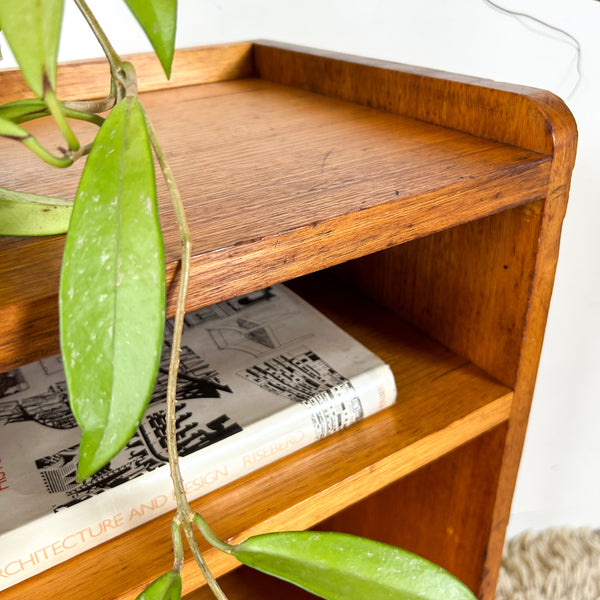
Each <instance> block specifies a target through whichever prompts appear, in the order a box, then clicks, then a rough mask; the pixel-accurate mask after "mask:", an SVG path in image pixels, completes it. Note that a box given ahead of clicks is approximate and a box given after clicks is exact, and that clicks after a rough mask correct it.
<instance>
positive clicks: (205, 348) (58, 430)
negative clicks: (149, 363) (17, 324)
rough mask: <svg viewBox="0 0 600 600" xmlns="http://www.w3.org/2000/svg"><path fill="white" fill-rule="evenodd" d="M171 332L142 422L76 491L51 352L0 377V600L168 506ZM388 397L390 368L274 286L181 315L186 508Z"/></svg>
mask: <svg viewBox="0 0 600 600" xmlns="http://www.w3.org/2000/svg"><path fill="white" fill-rule="evenodd" d="M171 326H172V325H171V322H170V321H167V324H166V333H165V341H164V350H163V358H162V362H161V366H160V369H159V373H158V377H157V381H156V385H155V388H154V392H153V394H152V397H151V399H150V403H149V406H148V409H147V411H146V413H145V415H144V417H143V419H142V422H141V423H140V426H139V427H138V429H137V431H136V433H135V434H134V436H133V438H132V439H131V440H130V441H129V443H128V444H127V446H126V447H125V448H124V449H123V450H122V451H121V452H120V453H119V454H118V455H117V456H116V457H115V458H114V459H113V460H111V461H110V463H109V464H108V465H106V466H105V467H104V468H103V469H101V470H100V471H99V472H98V473H96V474H95V475H93V476H92V477H91V478H88V479H86V480H85V481H83V482H77V481H76V479H75V473H76V463H77V454H78V440H79V436H80V433H79V430H78V427H77V424H76V422H75V420H74V418H73V415H72V414H71V411H70V408H69V405H68V398H67V391H66V385H65V380H64V373H63V370H62V365H61V360H60V356H55V357H52V358H48V359H45V360H41V361H39V362H36V363H32V364H29V365H26V366H24V367H20V368H19V369H15V370H13V371H10V372H8V373H4V374H0V515H1V519H0V590H2V589H6V588H7V587H9V586H11V585H13V584H15V583H17V582H19V581H21V580H23V579H26V578H27V577H31V576H33V575H35V574H36V573H39V572H41V571H43V570H45V569H47V568H49V567H51V566H53V565H54V564H57V563H59V562H62V561H64V560H67V559H68V558H70V557H72V556H75V555H76V554H79V553H81V552H83V551H85V550H87V549H89V548H91V547H93V546H96V545H97V544H100V543H102V542H105V541H107V540H109V539H111V538H113V537H115V536H117V535H119V534H120V533H123V532H125V531H127V530H129V529H132V528H133V527H136V526H138V525H140V524H142V523H144V522H146V521H148V520H150V519H152V518H154V517H156V516H158V515H160V514H163V513H165V512H167V511H170V510H173V509H174V508H175V500H174V497H173V494H172V491H171V481H170V476H169V468H168V458H167V447H166V439H165V433H164V432H165V395H166V385H167V373H168V364H169V355H170V348H171V343H170V336H171ZM395 397H396V389H395V383H394V378H393V375H392V373H391V369H390V368H389V366H388V365H386V364H385V363H384V362H383V361H382V360H381V359H380V358H378V357H377V356H375V355H374V354H373V353H372V352H370V351H369V350H368V349H366V348H365V347H364V346H362V345H361V344H360V343H358V342H357V341H356V340H355V339H354V338H352V337H351V336H350V335H348V334H347V333H345V332H344V331H343V330H341V329H340V328H339V327H337V326H336V325H335V324H334V323H332V322H331V321H330V320H329V319H327V318H326V317H324V316H323V315H322V314H321V313H319V312H318V311H317V310H316V309H314V308H313V307H312V306H310V305H309V304H308V303H306V302H305V301H304V300H302V299H301V298H300V297H298V296H297V295H296V294H294V293H293V292H291V291H290V290H289V289H288V288H286V287H285V286H283V285H276V286H273V287H271V288H267V289H264V290H260V291H258V292H255V293H251V294H247V295H245V296H241V297H238V298H234V299H232V300H228V301H225V302H221V303H219V304H216V305H214V306H210V307H206V308H202V309H200V310H197V311H195V312H192V313H189V314H188V315H186V318H185V327H184V334H183V341H182V353H181V366H180V370H179V380H178V385H177V414H178V422H177V432H178V448H179V451H180V455H181V463H180V464H181V471H182V475H183V479H184V482H185V485H186V491H187V494H188V498H189V499H190V500H192V499H195V498H198V497H200V496H202V495H204V494H207V493H209V492H210V491H212V490H215V489H217V488H219V487H221V486H223V485H225V484H226V483H228V482H230V481H233V480H235V479H237V478H239V477H242V476H243V475H245V474H247V473H250V472H251V471H254V470H256V469H258V468H260V467H261V466H264V465H267V464H269V463H271V462H273V461H274V460H277V459H278V458H282V457H284V456H286V455H288V454H290V453H292V452H294V451H295V450H298V449H300V448H302V447H304V446H306V445H308V444H311V443H313V442H316V441H317V440H319V439H322V438H324V437H325V436H329V435H331V434H333V433H335V432H336V431H339V430H340V429H342V428H344V427H347V426H349V425H351V424H353V423H355V422H356V421H358V420H360V419H362V418H364V417H366V416H369V415H371V414H373V413H375V412H377V411H379V410H381V409H383V408H385V407H387V406H389V405H390V404H392V403H393V402H394V401H395Z"/></svg>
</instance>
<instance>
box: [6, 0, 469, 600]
mask: <svg viewBox="0 0 600 600" xmlns="http://www.w3.org/2000/svg"><path fill="white" fill-rule="evenodd" d="M73 1H74V2H75V4H76V5H77V7H78V9H79V10H80V11H81V13H82V15H83V16H84V18H85V20H86V21H87V23H88V25H89V27H90V29H91V32H92V33H93V34H94V35H95V36H96V38H97V39H98V41H99V42H100V45H101V46H102V49H103V51H104V54H105V56H106V59H107V61H108V64H109V66H110V82H107V89H110V94H109V95H108V97H106V98H104V99H102V100H100V101H87V100H82V101H77V102H73V101H62V100H60V98H59V97H58V95H57V86H56V72H57V53H58V46H59V40H60V35H61V26H62V19H63V5H64V0H19V1H15V0H0V29H1V30H2V31H3V34H4V37H5V39H6V42H7V44H8V45H9V46H10V48H11V50H12V52H13V54H14V56H15V59H16V61H17V63H18V65H19V67H20V69H21V72H22V75H23V77H24V79H25V81H26V83H27V84H28V86H29V88H30V90H31V97H30V98H27V99H22V98H21V99H15V100H14V101H12V102H9V103H7V104H4V105H2V106H0V136H3V137H6V138H9V139H10V140H13V141H14V143H15V145H19V146H21V147H22V148H23V152H27V151H31V152H34V153H35V154H36V155H37V156H38V157H39V158H40V160H42V161H45V162H47V163H49V164H50V165H53V166H55V167H57V168H67V167H69V166H70V165H72V164H73V163H75V162H76V161H79V160H84V161H85V166H84V168H83V171H82V175H81V179H80V181H79V185H78V189H77V192H76V195H75V198H74V200H68V199H62V198H53V197H47V196H43V195H34V194H26V193H23V192H20V191H19V190H9V189H4V188H0V235H14V236H24V235H54V234H63V233H66V240H65V247H64V256H63V261H62V268H61V277H60V288H59V290H58V296H59V317H60V344H61V353H62V357H63V364H64V369H65V375H66V379H67V386H68V395H69V402H70V406H71V409H72V411H73V414H74V416H75V418H76V420H77V423H78V424H79V427H80V428H81V444H80V454H79V462H78V469H77V477H78V479H79V480H82V479H85V478H87V477H89V476H91V475H93V474H94V473H95V472H97V471H98V470H99V469H101V468H102V467H103V466H104V465H106V464H107V463H108V462H109V461H110V460H111V459H112V458H113V457H114V456H115V454H117V452H119V450H121V449H122V448H123V446H124V445H125V444H126V443H127V442H128V441H129V439H130V437H131V436H132V435H133V433H134V431H135V430H136V428H137V426H138V425H139V423H140V420H141V418H142V416H143V414H144V411H145V409H146V407H147V405H148V402H149V399H150V395H151V392H152V389H153V387H154V383H155V379H156V375H157V371H158V367H159V359H160V355H161V348H162V341H163V331H164V325H165V296H166V292H165V259H164V252H163V240H162V233H161V225H160V222H159V218H158V210H157V190H156V174H155V169H154V159H156V162H157V164H158V165H159V168H160V171H161V172H162V176H163V177H164V179H165V181H166V184H167V189H168V192H169V195H170V199H171V202H172V204H173V206H174V209H175V210H174V214H175V218H176V219H177V225H178V228H179V232H180V238H181V270H180V273H181V277H180V283H179V288H178V297H177V309H176V314H175V318H174V332H173V343H172V348H173V351H172V355H171V360H170V367H169V382H168V390H167V409H166V423H167V424H166V428H167V431H166V437H167V440H168V448H169V466H170V469H171V478H172V482H173V486H174V492H175V495H176V498H177V509H176V511H175V514H174V517H173V521H172V527H171V534H172V539H173V548H174V561H173V565H172V567H171V568H169V567H168V566H167V565H166V566H165V573H164V574H163V575H162V576H160V577H159V578H158V579H156V580H155V581H154V582H153V583H152V584H151V585H150V586H149V587H148V588H147V589H146V590H145V591H144V592H143V593H142V594H141V595H140V597H139V598H141V599H143V600H158V599H161V600H176V599H178V598H181V589H182V583H181V576H180V570H181V567H182V565H183V560H184V546H183V537H185V538H186V539H187V541H188V545H189V548H190V549H191V553H192V555H193V557H194V559H195V561H196V562H197V564H198V566H199V568H200V569H201V570H202V573H203V574H204V576H205V577H206V579H207V582H208V584H209V586H210V588H211V590H212V591H213V593H214V595H215V597H217V598H219V599H220V600H224V599H226V596H225V594H224V593H223V591H222V590H221V589H220V587H219V585H218V583H217V582H216V580H215V579H214V577H213V576H212V575H211V573H210V571H209V570H208V567H207V565H206V563H205V561H204V559H203V557H202V555H201V553H200V550H199V547H198V544H197V541H196V537H195V536H196V535H203V536H204V537H205V538H206V539H207V540H208V542H210V543H211V544H212V545H213V546H215V547H216V548H217V549H219V550H221V551H223V552H225V553H228V554H231V555H233V556H234V557H235V558H237V559H238V560H239V561H240V562H241V563H244V564H246V565H249V566H250V567H253V568H255V569H258V570H260V571H263V572H265V573H269V574H271V575H274V576H276V577H279V578H282V579H285V580H287V581H290V582H292V583H295V584H297V585H299V586H301V587H303V588H304V589H306V590H309V591H310V592H312V593H313V594H316V595H318V596H320V597H323V598H328V599H330V600H351V599H357V600H358V599H360V600H362V599H364V598H371V599H373V600H377V599H392V598H395V599H407V600H408V599H410V600H412V599H423V600H438V599H440V600H441V599H444V600H472V598H473V595H472V593H471V592H470V591H469V589H468V588H467V587H466V586H465V585H463V584H462V583H461V582H460V581H458V580H457V579H455V578H454V577H453V576H451V575H450V574H449V573H447V572H446V571H444V570H443V569H441V568H439V567H437V566H436V565H433V564H432V563H430V562H428V561H426V560H425V559H423V558H420V557H418V556H415V555H414V554H411V553H409V552H407V551H405V550H402V549H400V548H396V547H393V546H389V545H386V544H382V543H379V542H376V541H373V540H368V539H363V538H359V537H356V536H350V535H344V534H338V533H323V532H279V533H271V534H265V535H260V536H254V537H251V538H249V539H247V540H246V541H244V542H242V543H240V544H237V545H230V544H227V543H225V542H224V541H222V540H220V539H219V538H217V537H216V536H215V535H214V534H213V533H212V531H211V530H210V528H209V526H208V524H207V523H206V522H205V521H204V519H203V518H202V516H200V515H199V514H197V513H195V512H194V511H193V510H192V509H191V507H190V505H189V503H188V501H187V499H186V495H185V491H184V485H183V481H182V477H181V474H180V471H179V462H178V454H177V445H176V418H175V392H176V380H177V372H178V368H179V348H180V343H181V334H182V328H183V318H184V306H185V297H186V289H187V283H188V277H189V262H190V256H191V243H190V236H189V233H188V228H187V224H186V217H185V212H184V210H183V205H182V202H181V199H180V195H179V192H178V190H177V185H176V182H175V180H174V178H173V175H172V172H171V170H170V168H169V165H168V162H167V158H166V156H165V153H164V152H163V149H162V148H161V145H160V142H159V139H158V137H157V134H156V131H155V129H154V127H153V125H152V123H151V121H150V119H149V118H148V115H147V114H146V112H145V111H144V108H143V105H142V102H141V101H140V97H139V96H138V91H137V85H136V73H135V69H134V66H133V65H132V64H131V63H129V62H126V61H123V60H122V59H121V58H120V56H119V55H118V53H117V52H116V51H115V49H114V48H113V46H112V45H111V43H110V41H109V40H108V38H107V36H106V35H105V32H104V30H103V29H102V27H101V26H100V24H99V23H98V21H97V20H96V18H95V16H94V14H93V13H92V11H91V10H90V8H89V6H88V5H87V3H86V2H85V0H73ZM124 1H125V3H126V4H127V6H128V7H129V9H130V10H131V12H132V13H133V15H134V17H135V19H136V20H137V22H138V23H139V25H140V26H141V27H142V29H143V30H144V32H145V34H146V35H147V37H148V38H149V40H150V42H151V44H152V47H153V49H154V52H155V53H156V56H157V57H158V59H159V61H160V63H161V65H162V67H163V69H164V72H165V74H166V76H167V77H169V76H170V73H171V65H172V61H173V55H174V46H175V30H176V23H177V0H124ZM48 116H50V117H51V118H52V119H54V121H55V123H56V126H57V131H58V132H59V134H60V136H62V138H63V139H62V140H61V141H60V144H61V146H58V148H59V149H58V150H52V149H49V148H47V147H45V146H44V145H43V144H42V143H40V141H38V140H37V139H36V138H35V136H34V135H32V133H30V132H29V131H28V129H27V123H29V122H31V121H33V120H35V119H39V118H41V117H48ZM73 120H83V121H88V122H90V123H93V124H95V125H97V126H98V131H97V133H96V135H95V138H94V139H93V140H91V141H90V140H86V141H85V142H84V141H81V140H79V139H78V137H77V135H75V133H74V131H73V129H72V127H71V122H72V121H73ZM214 176H215V177H218V176H219V174H218V173H215V174H214Z"/></svg>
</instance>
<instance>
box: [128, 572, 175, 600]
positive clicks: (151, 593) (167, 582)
mask: <svg viewBox="0 0 600 600" xmlns="http://www.w3.org/2000/svg"><path fill="white" fill-rule="evenodd" d="M180 598H181V575H180V574H179V572H178V571H169V572H168V573H165V574H164V575H161V576H160V577H159V578H158V579H155V580H154V581H153V582H152V583H151V584H150V585H149V586H148V587H147V588H146V589H145V590H144V591H143V592H142V593H141V594H140V595H139V596H138V597H137V598H136V600H179V599H180Z"/></svg>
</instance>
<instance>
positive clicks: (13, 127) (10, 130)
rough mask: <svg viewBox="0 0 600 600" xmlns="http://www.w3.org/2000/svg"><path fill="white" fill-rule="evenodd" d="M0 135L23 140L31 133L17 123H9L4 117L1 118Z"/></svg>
mask: <svg viewBox="0 0 600 600" xmlns="http://www.w3.org/2000/svg"><path fill="white" fill-rule="evenodd" d="M0 135H2V136H5V137H9V138H13V139H17V140H23V139H25V138H26V137H29V133H28V132H27V130H26V129H23V128H22V127H20V126H19V125H17V124H16V123H13V122H12V121H9V120H8V119H5V118H4V117H2V116H0Z"/></svg>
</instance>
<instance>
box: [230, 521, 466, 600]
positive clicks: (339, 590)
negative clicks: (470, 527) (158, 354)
mask: <svg viewBox="0 0 600 600" xmlns="http://www.w3.org/2000/svg"><path fill="white" fill-rule="evenodd" d="M232 553H233V555H234V556H235V557H236V558H237V559H238V560H239V561H241V562H242V563H244V564H246V565H248V566H250V567H253V568H255V569H258V570H259V571H263V572H264V573H268V574H270V575H274V576H276V577H279V578H280V579H284V580H285V581H289V582H291V583H294V584H296V585H298V586H300V587H302V588H304V589H305V590H308V591H309V592H311V593H313V594H316V595H317V596H319V597H321V598H326V599H327V600H364V599H365V598H368V599H369V600H475V596H474V595H473V594H472V593H471V591H470V590H469V589H468V588H467V587H466V586H465V585H464V584H463V583H461V582H460V581H459V580H458V579H456V578H455V577H453V576H452V575H450V574H449V573H448V572H447V571H445V570H444V569H442V568H441V567H438V566H437V565H434V564H433V563H430V562H429V561H427V560H425V559H424V558H421V557H420V556H417V555H415V554H412V553H410V552H407V551H406V550H402V549H400V548H396V547H394V546H389V545H387V544H382V543H380V542H376V541H373V540H368V539H365V538H361V537H357V536H352V535H347V534H343V533H327V532H311V531H301V532H283V533H269V534H265V535H258V536H254V537H251V538H249V539H248V540H246V541H245V542H242V543H241V544H238V545H237V546H234V549H233V552H232Z"/></svg>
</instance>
